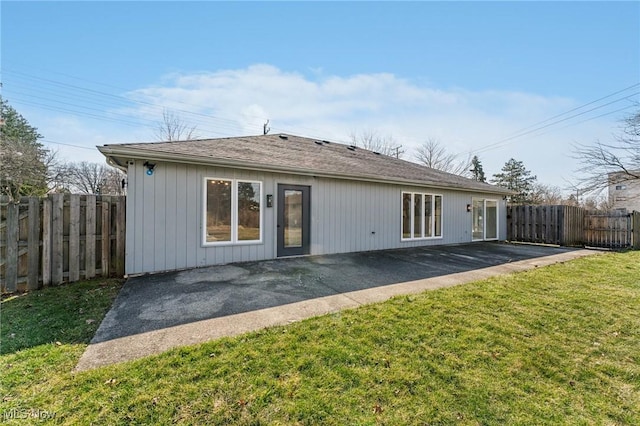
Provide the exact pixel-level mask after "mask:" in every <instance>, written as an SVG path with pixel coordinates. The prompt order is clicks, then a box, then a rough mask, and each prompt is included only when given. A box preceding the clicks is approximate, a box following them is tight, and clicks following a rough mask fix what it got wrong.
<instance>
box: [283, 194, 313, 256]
mask: <svg viewBox="0 0 640 426" xmlns="http://www.w3.org/2000/svg"><path fill="white" fill-rule="evenodd" d="M286 191H300V192H301V194H302V200H301V216H302V219H301V221H302V223H301V231H302V238H301V239H302V244H301V245H299V246H291V247H287V246H285V205H286V203H285V192H286ZM277 207H278V214H277V227H276V233H277V237H276V240H277V256H278V257H286V256H301V255H305V254H309V253H310V248H311V187H310V186H305V185H288V184H278V199H277Z"/></svg>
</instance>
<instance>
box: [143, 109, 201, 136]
mask: <svg viewBox="0 0 640 426" xmlns="http://www.w3.org/2000/svg"><path fill="white" fill-rule="evenodd" d="M154 136H155V138H156V139H158V140H161V141H169V142H174V141H185V140H191V139H196V138H198V135H197V130H196V126H189V125H187V124H186V123H185V122H184V120H182V119H181V118H180V117H179V116H178V115H177V114H175V113H174V112H173V111H171V110H167V109H164V110H163V111H162V121H161V122H160V123H158V127H157V129H156V132H155V133H154Z"/></svg>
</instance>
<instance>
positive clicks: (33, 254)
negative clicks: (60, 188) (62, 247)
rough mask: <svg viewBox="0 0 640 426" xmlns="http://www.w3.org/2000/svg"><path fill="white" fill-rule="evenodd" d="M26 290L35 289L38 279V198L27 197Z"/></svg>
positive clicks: (37, 285)
mask: <svg viewBox="0 0 640 426" xmlns="http://www.w3.org/2000/svg"><path fill="white" fill-rule="evenodd" d="M27 256H28V262H29V270H28V272H27V290H36V289H37V288H38V287H40V285H39V280H40V198H38V197H29V235H28V237H27Z"/></svg>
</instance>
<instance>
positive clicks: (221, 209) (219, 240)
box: [203, 178, 262, 245]
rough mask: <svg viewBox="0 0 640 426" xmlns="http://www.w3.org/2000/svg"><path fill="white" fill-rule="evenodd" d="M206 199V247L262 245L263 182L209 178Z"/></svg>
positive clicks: (206, 180)
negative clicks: (235, 244) (241, 244)
mask: <svg viewBox="0 0 640 426" xmlns="http://www.w3.org/2000/svg"><path fill="white" fill-rule="evenodd" d="M204 198H205V211H204V240H203V243H204V244H206V245H209V244H225V243H226V244H230V243H257V242H261V241H262V208H261V206H262V204H261V199H262V183H261V182H252V181H243V180H232V179H211V178H206V179H205V190H204Z"/></svg>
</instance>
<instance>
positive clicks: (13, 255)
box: [4, 202, 20, 292]
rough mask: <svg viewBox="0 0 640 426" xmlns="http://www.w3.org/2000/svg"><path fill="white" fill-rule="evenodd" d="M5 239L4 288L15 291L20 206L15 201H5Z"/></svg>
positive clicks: (16, 283)
mask: <svg viewBox="0 0 640 426" xmlns="http://www.w3.org/2000/svg"><path fill="white" fill-rule="evenodd" d="M6 209H7V234H6V235H7V237H6V238H7V241H6V253H7V260H6V263H5V277H4V280H5V284H4V285H5V288H6V291H8V292H13V291H16V288H17V285H18V230H19V229H20V228H19V223H18V221H19V212H20V210H19V209H20V206H19V205H18V204H16V203H12V202H9V203H7V207H6Z"/></svg>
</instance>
